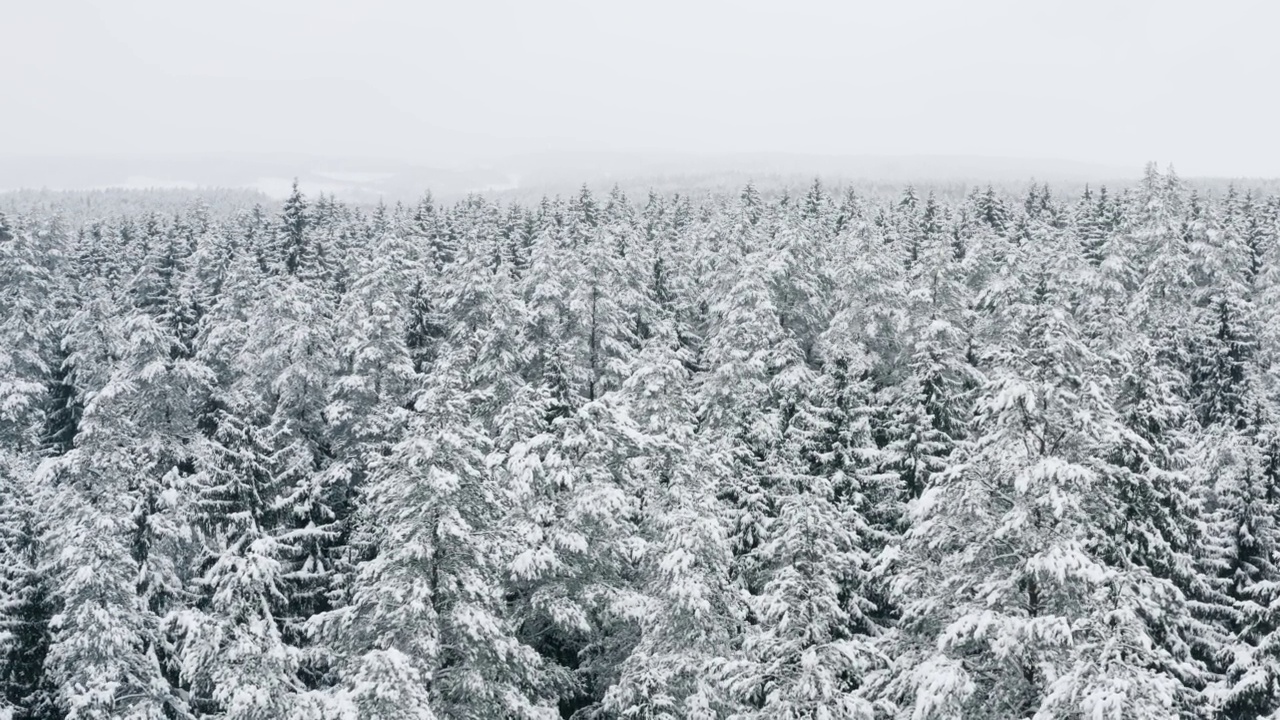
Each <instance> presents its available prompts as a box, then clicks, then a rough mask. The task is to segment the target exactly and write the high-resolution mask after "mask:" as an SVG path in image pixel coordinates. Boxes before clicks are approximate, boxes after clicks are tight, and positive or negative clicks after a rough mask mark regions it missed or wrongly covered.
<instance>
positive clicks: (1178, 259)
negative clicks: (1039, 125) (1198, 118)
mask: <svg viewBox="0 0 1280 720" xmlns="http://www.w3.org/2000/svg"><path fill="white" fill-rule="evenodd" d="M1278 308H1280V200H1278V199H1277V198H1275V197H1266V196H1261V195H1257V194H1254V193H1251V192H1245V191H1235V190H1231V191H1228V192H1225V193H1221V194H1214V195H1212V196H1200V195H1198V194H1197V193H1195V192H1193V191H1191V190H1189V189H1188V188H1187V187H1186V186H1185V185H1184V184H1183V183H1181V182H1180V181H1179V180H1178V178H1177V177H1176V176H1174V175H1173V174H1172V173H1171V172H1169V173H1160V172H1158V171H1157V170H1156V169H1155V168H1154V167H1152V168H1150V169H1149V170H1148V172H1147V174H1146V177H1145V179H1144V180H1143V181H1142V182H1141V183H1139V184H1137V185H1135V186H1133V187H1130V188H1127V189H1125V190H1124V191H1122V192H1121V191H1116V190H1114V189H1113V190H1111V191H1105V190H1103V189H1102V188H1100V187H1099V188H1093V189H1090V190H1088V191H1086V192H1084V193H1083V194H1082V195H1080V194H1077V195H1072V196H1067V195H1065V194H1061V193H1055V192H1054V191H1053V190H1051V189H1050V188H1048V187H1045V186H1043V185H1033V186H1032V187H1030V188H1029V190H1027V191H1026V192H1025V193H1023V194H1021V195H1013V194H1008V193H1002V192H997V191H994V190H992V191H985V190H978V191H975V192H973V193H971V194H969V195H968V196H967V197H964V198H960V199H948V198H940V197H935V196H933V195H929V194H924V193H917V192H916V191H915V190H913V189H911V188H909V187H908V188H904V189H902V190H900V191H899V192H898V193H897V194H896V195H895V196H894V197H892V198H891V199H885V198H882V197H868V196H860V195H859V194H857V193H837V194H835V195H834V196H833V195H831V194H829V193H828V192H827V191H826V190H825V189H824V188H823V187H821V186H820V185H817V184H815V185H814V186H813V187H812V188H811V189H809V190H808V191H806V192H799V193H794V194H790V195H782V196H779V197H769V198H764V197H762V196H761V194H760V193H759V192H757V191H756V190H755V189H754V188H752V187H751V186H747V187H745V188H743V189H742V190H741V191H740V192H734V193H731V194H726V195H712V196H709V197H707V198H705V199H698V200H691V199H690V198H689V197H682V196H679V195H671V196H664V195H658V194H651V195H650V196H649V197H647V198H627V197H624V196H623V195H622V193H620V192H614V193H595V194H593V193H591V192H589V191H587V190H585V189H584V190H583V191H582V192H581V193H579V194H577V195H574V196H573V197H571V198H569V199H567V200H564V201H559V200H556V201H552V200H543V201H542V202H541V203H535V204H533V205H530V206H523V207H522V206H517V205H510V204H499V203H496V202H494V201H491V200H485V199H482V198H479V197H473V198H471V199H469V200H466V201H463V202H459V203H457V204H453V205H448V206H445V205H441V204H438V203H434V202H433V201H432V200H431V198H430V196H427V198H426V199H424V200H423V201H422V202H421V203H419V204H417V205H416V206H409V207H399V206H397V207H394V208H391V207H378V208H377V209H376V210H365V209H360V208H353V207H350V206H344V205H342V204H339V203H337V202H335V201H333V200H332V199H330V198H324V197H322V198H319V199H312V200H309V199H308V198H305V197H303V196H302V195H301V194H300V193H297V192H295V193H294V195H293V196H292V197H290V198H289V199H288V200H287V201H286V202H285V203H284V204H283V207H280V208H269V209H264V208H263V207H261V206H259V207H257V208H254V209H246V210H243V211H240V212H238V213H235V214H233V215H224V214H220V213H211V212H210V211H209V210H208V209H207V208H205V207H203V206H201V205H198V204H196V205H188V206H185V208H184V209H182V210H180V211H178V212H176V213H175V212H174V211H172V210H170V209H166V210H165V211H164V212H152V211H150V210H141V209H140V210H137V211H131V212H129V213H128V214H124V215H119V216H116V217H112V218H107V219H99V220H94V219H89V220H85V221H83V222H81V221H80V220H78V219H72V218H66V217H55V216H50V215H46V214H43V213H42V212H40V211H31V212H26V211H24V212H20V213H15V214H10V215H9V216H7V217H4V219H3V220H2V221H0V494H2V495H3V497H2V498H0V690H2V691H3V692H2V695H0V698H2V699H0V706H3V707H4V708H5V709H4V710H0V716H3V715H4V714H5V713H8V714H10V715H11V716H12V717H13V718H21V719H23V720H32V719H37V718H39V719H48V718H76V719H80V718H84V719H99V718H102V719H105V718H130V719H139V720H142V719H146V720H152V719H155V720H159V719H161V718H227V719H231V718H235V719H237V720H265V719H275V718H300V719H301V718H307V719H319V718H326V719H327V718H351V719H355V718H359V719H361V720H365V719H367V720H401V719H427V718H442V719H445V718H447V719H450V720H453V719H458V720H462V719H475V720H481V719H488V718H498V719H501V718H556V717H570V716H573V717H576V718H579V720H587V719H592V720H594V719H605V718H611V719H612V718H616V719H619V720H622V719H631V718H635V719H641V718H644V719H657V718H673V719H674V718H688V719H690V720H692V719H695V718H698V719H706V718H744V719H745V718H771V719H772V718H796V719H798V718H824V719H826V718H829V719H836V718H902V719H904V720H905V719H906V718H912V719H913V720H933V719H936V720H941V719H943V718H964V719H966V720H968V719H973V720H1009V719H1011V718H1030V717H1035V718H1037V719H1039V720H1067V719H1069V718H1071V719H1074V718H1106V719H1108V720H1110V719H1112V718H1124V719H1125V720H1130V719H1134V720H1144V719H1145V720H1167V719H1169V718H1179V717H1182V718H1222V719H1228V718H1229V719H1245V718H1250V719H1251V718H1261V717H1268V716H1271V715H1272V714H1273V713H1275V712H1276V711H1277V709H1278V708H1280V635H1276V634H1275V632H1274V631H1275V629H1276V628H1277V626H1280V529H1277V526H1276V518H1277V510H1278V509H1280V382H1278V379H1277V375H1276V370H1277V369H1280V366H1278V365H1277V358H1278V357H1280V313H1277V309H1278Z"/></svg>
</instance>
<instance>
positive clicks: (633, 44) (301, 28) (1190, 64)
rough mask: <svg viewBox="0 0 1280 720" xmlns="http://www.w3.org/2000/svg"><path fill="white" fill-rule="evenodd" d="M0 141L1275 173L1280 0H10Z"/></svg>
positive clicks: (15, 149) (70, 148)
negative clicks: (939, 157) (805, 157)
mask: <svg viewBox="0 0 1280 720" xmlns="http://www.w3.org/2000/svg"><path fill="white" fill-rule="evenodd" d="M0 6H2V11H0V24H2V25H3V40H2V41H0V154H14V153H21V154H46V153H49V154H54V153H56V154H81V153H113V154H114V153H125V154H144V153H145V154H151V153H197V152H227V151H241V152H253V153H257V152H271V151H281V152H301V153H309V154H321V155H329V156H333V155H348V156H377V157H404V158H411V159H414V160H419V161H432V160H442V159H445V158H449V159H457V158H465V157H475V156H479V155H484V154H502V153H508V152H519V151H526V150H530V151H537V150H546V149H554V150H566V149H572V150H622V151H655V150H662V151H676V152H686V151H697V152H747V151H782V152H803V153H824V154H874V155H920V154H948V155H986V156H1003V157H1022V158H1056V159H1066V160H1079V161H1091V162H1102V163H1108V164H1112V165H1116V164H1119V165H1136V164H1141V163H1143V162H1144V161H1146V160H1148V159H1154V160H1158V161H1160V162H1162V163H1164V162H1173V163H1174V164H1175V165H1176V167H1177V168H1178V169H1179V171H1180V172H1181V173H1182V174H1185V175H1254V176H1256V175H1269V176H1280V123H1278V122H1277V120H1280V112H1278V111H1280V92H1278V91H1277V88H1278V87H1280V29H1278V28H1280V3H1277V2H1271V1H1269V0H1258V1H1256V2H1243V1H1241V2H1224V1H1219V2H1205V1H1203V0H1202V1H1198V2H1183V1H1181V0H1168V1H1165V2H1159V1H1156V0H1151V1H1139V0H1132V1H1125V0H1112V1H1107V2H1102V1H1094V0H1087V1H1082V0H1063V1H1054V0H1009V1H1007V2H997V1H990V0H981V1H977V2H975V1H973V0H964V1H961V0H950V1H938V2H907V1H903V0H877V1H876V2H849V1H839V0H830V1H829V2H797V1H795V0H789V1H784V0H774V1H772V2H759V1H756V0H736V1H732V2H731V1H728V0H726V1H724V2H712V1H709V0H703V1H699V0H685V1H683V2H682V1H680V0H632V1H628V2H621V1H618V0H595V1H593V2H585V1H584V2H568V1H564V0H551V1H548V0H524V1H520V0H510V1H508V0H449V1H447V2H442V1H436V0H430V1H425V2H419V1H413V0H403V1H394V2H393V1H392V0H379V1H375V0H346V1H342V2H339V1H338V0H305V1H304V0H219V1H218V2H201V3H196V2H174V1H173V0H98V1H95V0H0Z"/></svg>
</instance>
